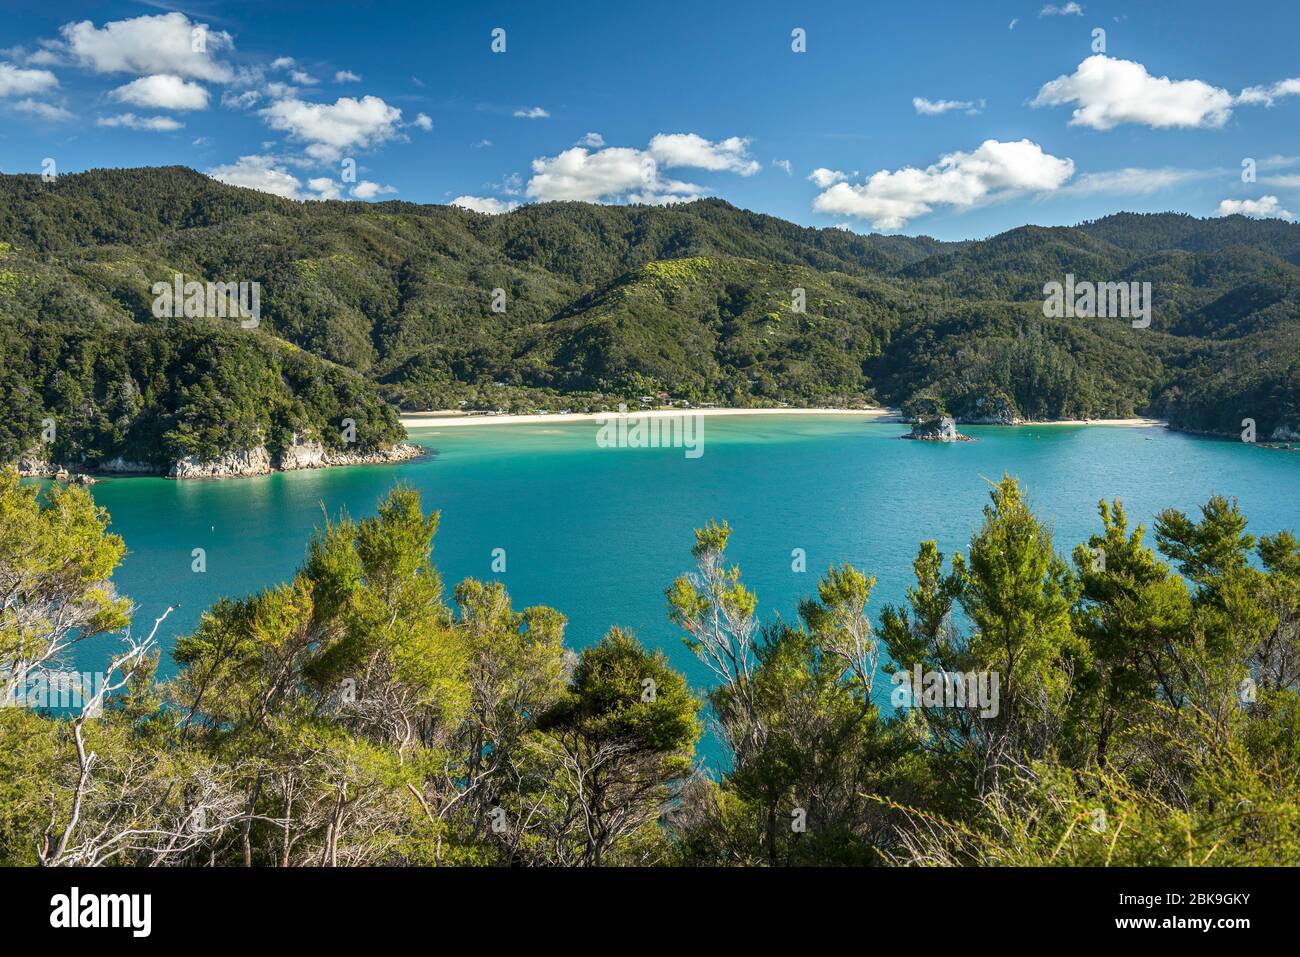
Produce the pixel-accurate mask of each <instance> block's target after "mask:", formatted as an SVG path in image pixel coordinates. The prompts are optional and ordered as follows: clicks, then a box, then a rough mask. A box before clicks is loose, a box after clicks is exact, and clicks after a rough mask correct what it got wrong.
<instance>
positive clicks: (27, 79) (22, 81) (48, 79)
mask: <svg viewBox="0 0 1300 957" xmlns="http://www.w3.org/2000/svg"><path fill="white" fill-rule="evenodd" d="M58 85H59V79H58V77H56V76H55V75H54V74H53V73H51V72H50V71H49V70H23V69H20V68H18V67H16V66H14V65H13V64H12V63H0V96H20V95H22V94H25V93H43V92H44V91H46V90H52V89H54V87H56V86H58Z"/></svg>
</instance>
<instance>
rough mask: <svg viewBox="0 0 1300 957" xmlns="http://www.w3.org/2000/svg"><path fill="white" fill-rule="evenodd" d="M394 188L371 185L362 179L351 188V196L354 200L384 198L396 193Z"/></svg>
mask: <svg viewBox="0 0 1300 957" xmlns="http://www.w3.org/2000/svg"><path fill="white" fill-rule="evenodd" d="M396 192H397V187H396V186H380V185H379V184H378V183H372V182H371V181H370V180H368V179H363V180H362V181H361V182H359V183H357V185H356V186H353V187H352V195H353V196H354V197H355V198H356V199H374V198H375V197H376V196H386V195H388V194H390V193H396Z"/></svg>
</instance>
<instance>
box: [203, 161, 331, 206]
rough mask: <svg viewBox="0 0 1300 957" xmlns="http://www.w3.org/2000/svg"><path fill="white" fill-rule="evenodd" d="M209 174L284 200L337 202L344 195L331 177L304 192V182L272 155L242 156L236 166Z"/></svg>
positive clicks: (313, 182) (310, 182)
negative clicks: (325, 200)
mask: <svg viewBox="0 0 1300 957" xmlns="http://www.w3.org/2000/svg"><path fill="white" fill-rule="evenodd" d="M208 175H209V176H211V177H212V178H213V179H215V180H218V181H220V182H222V183H227V184H229V185H230V186H243V187H246V188H247V189H255V190H258V191H260V192H263V193H272V194H274V195H276V196H283V197H284V198H285V199H338V198H340V196H341V193H342V189H341V187H340V186H339V183H338V181H337V180H334V179H331V178H330V177H328V176H319V177H316V178H315V179H310V180H308V181H307V191H304V190H303V188H302V181H301V180H299V179H298V177H296V176H294V175H293V174H292V173H290V172H289V171H288V170H286V169H285V168H284V167H283V165H282V164H281V163H280V162H279V161H278V160H276V159H275V158H274V157H272V156H258V155H253V156H241V157H239V159H238V161H236V162H234V163H228V164H226V165H224V166H215V167H213V168H212V169H210V170H208Z"/></svg>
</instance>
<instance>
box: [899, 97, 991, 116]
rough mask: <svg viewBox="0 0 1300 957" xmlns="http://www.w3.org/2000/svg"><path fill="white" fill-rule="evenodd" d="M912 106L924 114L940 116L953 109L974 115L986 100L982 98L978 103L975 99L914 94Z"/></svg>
mask: <svg viewBox="0 0 1300 957" xmlns="http://www.w3.org/2000/svg"><path fill="white" fill-rule="evenodd" d="M912 107H913V109H915V110H916V112H917V113H920V114H921V115H922V116H938V115H940V114H941V113H949V112H951V111H953V110H964V111H965V112H967V113H969V114H970V115H971V116H974V115H975V114H977V113H979V112H980V110H982V109H983V108H984V101H983V100H980V101H979V102H978V103H976V102H975V101H974V100H927V99H926V98H925V97H923V96H914V97H912Z"/></svg>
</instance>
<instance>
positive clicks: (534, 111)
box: [515, 106, 551, 120]
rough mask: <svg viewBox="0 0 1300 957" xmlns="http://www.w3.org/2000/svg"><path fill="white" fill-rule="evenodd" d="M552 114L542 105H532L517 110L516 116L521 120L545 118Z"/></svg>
mask: <svg viewBox="0 0 1300 957" xmlns="http://www.w3.org/2000/svg"><path fill="white" fill-rule="evenodd" d="M550 115H551V114H550V113H547V112H546V111H545V110H544V109H542V108H541V107H540V106H532V107H529V108H528V109H526V110H515V116H517V117H519V118H520V119H521V120H544V119H546V118H547V117H549V116H550Z"/></svg>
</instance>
